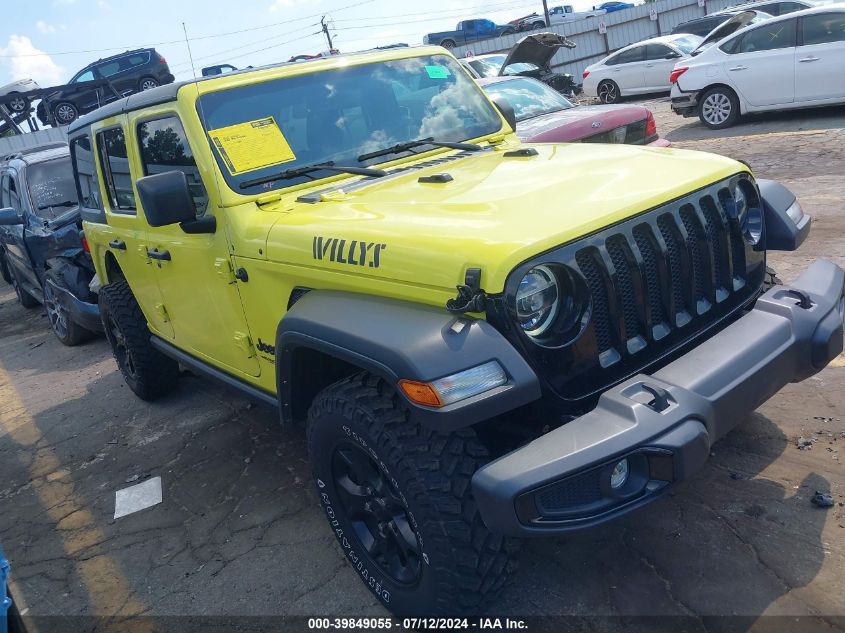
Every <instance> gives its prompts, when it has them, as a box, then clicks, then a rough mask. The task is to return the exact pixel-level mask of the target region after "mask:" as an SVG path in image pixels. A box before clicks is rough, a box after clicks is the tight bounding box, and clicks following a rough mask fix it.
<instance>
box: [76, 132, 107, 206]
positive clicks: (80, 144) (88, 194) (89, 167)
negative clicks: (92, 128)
mask: <svg viewBox="0 0 845 633" xmlns="http://www.w3.org/2000/svg"><path fill="white" fill-rule="evenodd" d="M70 157H71V161H72V164H73V173H74V175H75V176H76V195H77V196H78V198H79V204H80V205H81V206H82V207H84V208H86V209H98V210H100V211H102V210H103V200H102V197H101V195H100V180H99V178H97V169H96V167H95V165H94V152H92V151H91V137H89V136H88V135H87V134H86V135H84V136H78V137H76V138H75V139H73V140H71V142H70Z"/></svg>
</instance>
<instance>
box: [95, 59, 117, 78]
mask: <svg viewBox="0 0 845 633" xmlns="http://www.w3.org/2000/svg"><path fill="white" fill-rule="evenodd" d="M98 70H99V71H100V74H101V75H102V76H103V77H111V76H112V75H115V74H117V73H119V72H120V62H119V61H118V60H115V61H113V62H107V63H105V64H103V65H102V66H100V67H99V68H98Z"/></svg>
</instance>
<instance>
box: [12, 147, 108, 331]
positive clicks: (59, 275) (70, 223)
mask: <svg viewBox="0 0 845 633" xmlns="http://www.w3.org/2000/svg"><path fill="white" fill-rule="evenodd" d="M79 156H82V154H79ZM80 160H81V159H80ZM89 160H93V159H89ZM85 191H86V192H87V189H86V190H85ZM81 228H82V220H81V218H80V212H79V205H78V203H77V190H76V185H75V183H74V182H73V169H72V167H71V162H70V154H69V151H68V146H67V144H66V143H50V144H46V145H40V146H36V147H31V148H29V149H26V150H24V151H22V152H18V153H16V154H13V155H11V156H7V157H6V158H5V159H3V160H2V161H0V276H2V278H3V279H4V280H5V281H7V282H8V283H10V284H12V287H14V289H15V293H16V294H17V296H18V300H19V301H20V302H21V304H22V305H23V306H24V307H25V308H35V307H38V306H39V304H43V306H44V308H45V310H46V312H47V316H48V317H49V319H50V327H51V328H52V330H53V333H54V334H55V335H56V337H57V338H58V339H59V340H60V341H61V342H62V343H64V344H65V345H76V344H78V343H81V342H82V341H85V340H87V339H89V338H91V336H92V333H93V332H99V331H101V330H102V325H101V322H100V311H99V308H98V307H97V294H96V292H95V291H96V290H97V288H98V286H97V282H94V283H92V281H94V265H93V262H92V261H91V256H90V255H89V254H88V252H87V250H86V246H85V242H84V240H83V237H82V235H81V231H80V230H81Z"/></svg>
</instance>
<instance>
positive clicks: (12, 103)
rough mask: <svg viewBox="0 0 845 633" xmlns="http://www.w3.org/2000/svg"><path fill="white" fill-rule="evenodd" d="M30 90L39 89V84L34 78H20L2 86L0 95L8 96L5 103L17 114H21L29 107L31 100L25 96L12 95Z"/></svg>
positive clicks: (4, 100)
mask: <svg viewBox="0 0 845 633" xmlns="http://www.w3.org/2000/svg"><path fill="white" fill-rule="evenodd" d="M30 90H38V84H37V83H35V82H34V81H33V80H32V79H18V80H17V81H13V82H12V83H10V84H6V85H5V86H2V87H0V97H6V96H8V97H9V99H3V102H4V105H5V106H6V107H7V108H8V109H9V110H11V111H12V112H14V113H15V114H19V113H21V112H25V111H26V110H28V109H29V100H28V99H26V98H24V97H13V96H12V95H15V94H19V93H21V92H29V91H30Z"/></svg>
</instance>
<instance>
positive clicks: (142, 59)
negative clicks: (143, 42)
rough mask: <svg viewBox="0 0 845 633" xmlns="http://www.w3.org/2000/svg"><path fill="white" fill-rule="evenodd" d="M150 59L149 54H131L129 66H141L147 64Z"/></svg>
mask: <svg viewBox="0 0 845 633" xmlns="http://www.w3.org/2000/svg"><path fill="white" fill-rule="evenodd" d="M148 60H149V56H148V55H143V54H141V53H139V54H137V55H130V56H129V67H130V68H134V67H135V66H140V65H141V64H146V63H147V61H148Z"/></svg>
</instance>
